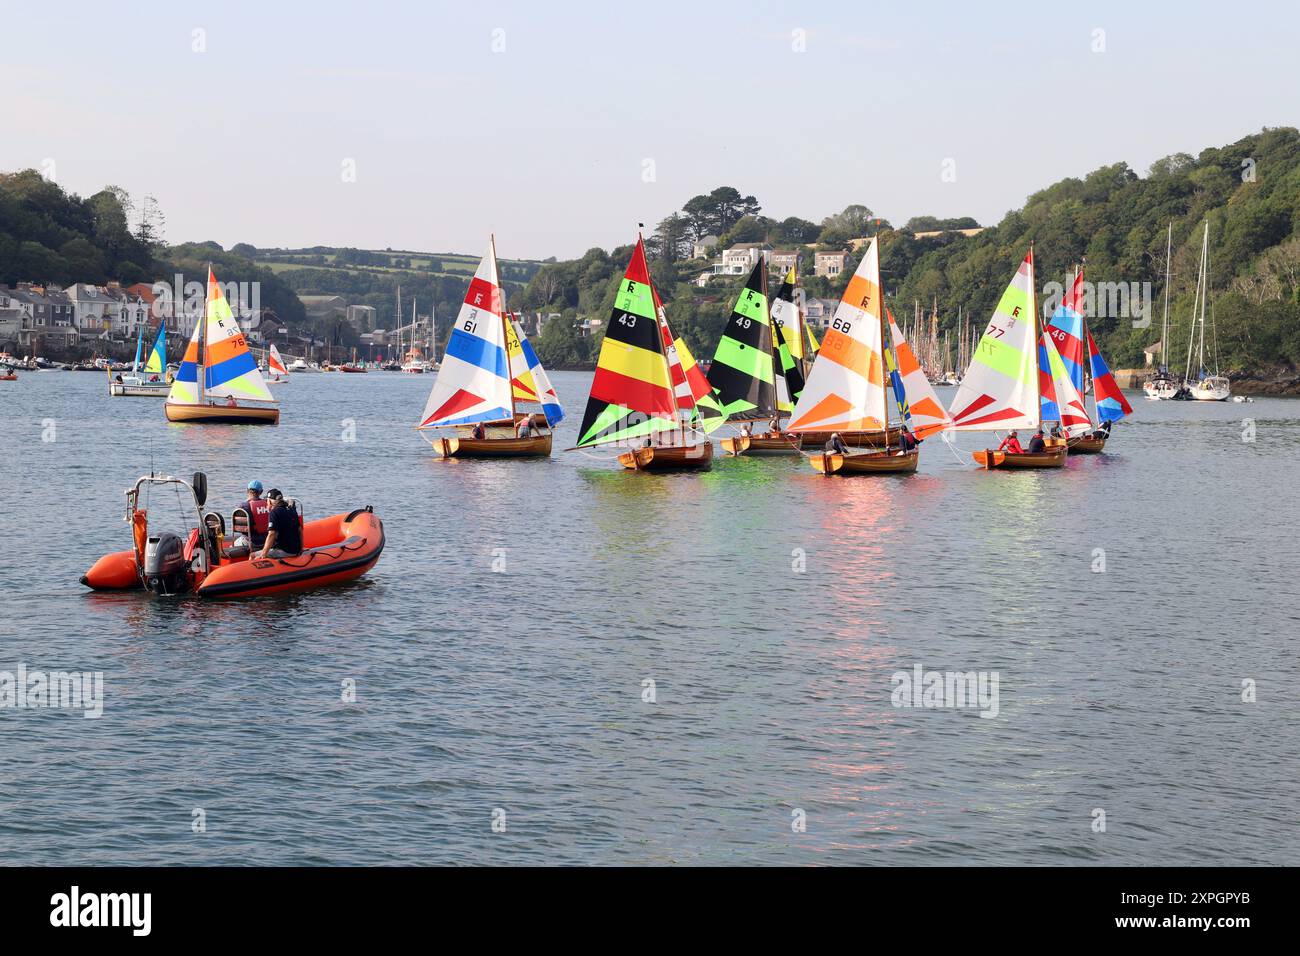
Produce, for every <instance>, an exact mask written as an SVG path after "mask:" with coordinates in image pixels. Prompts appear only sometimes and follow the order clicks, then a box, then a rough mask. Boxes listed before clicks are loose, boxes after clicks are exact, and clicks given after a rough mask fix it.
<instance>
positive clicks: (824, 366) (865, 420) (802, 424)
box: [786, 238, 889, 432]
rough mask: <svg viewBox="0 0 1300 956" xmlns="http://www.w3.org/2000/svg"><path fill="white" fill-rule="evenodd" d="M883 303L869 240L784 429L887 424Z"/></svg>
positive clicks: (876, 251) (877, 255)
mask: <svg viewBox="0 0 1300 956" xmlns="http://www.w3.org/2000/svg"><path fill="white" fill-rule="evenodd" d="M883 307H884V303H883V302H882V295H881V290H880V252H879V246H878V243H877V240H876V239H874V238H873V239H872V240H871V242H870V243H868V245H867V249H866V252H865V253H864V254H863V256H862V262H860V263H859V264H858V268H857V271H855V272H854V273H853V277H852V278H850V279H849V284H848V286H847V288H845V290H844V296H843V298H841V299H840V304H839V306H838V307H837V308H836V309H835V317H834V319H833V320H832V321H831V327H830V328H829V329H827V330H826V335H825V336H824V337H823V338H822V345H821V350H820V351H819V352H818V353H817V360H816V361H815V362H814V363H813V367H812V371H811V372H810V373H809V374H808V381H807V383H806V384H805V385H804V389H803V394H802V396H801V397H800V398H799V401H798V403H797V404H796V405H795V408H794V412H793V413H792V415H791V418H790V424H789V425H787V426H786V431H789V432H803V431H867V430H874V429H881V428H884V427H885V426H886V425H887V424H888V417H889V416H888V411H887V406H886V395H885V359H884V354H883V353H884V343H883V342H882V341H881V330H882V321H881V320H882V318H883V311H882V309H883Z"/></svg>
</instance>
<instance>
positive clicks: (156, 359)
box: [144, 322, 167, 375]
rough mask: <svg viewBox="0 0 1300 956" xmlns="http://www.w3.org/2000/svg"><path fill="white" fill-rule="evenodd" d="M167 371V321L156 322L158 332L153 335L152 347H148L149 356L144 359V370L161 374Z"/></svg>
mask: <svg viewBox="0 0 1300 956" xmlns="http://www.w3.org/2000/svg"><path fill="white" fill-rule="evenodd" d="M166 371H167V323H166V322H159V323H158V334H157V335H155V336H154V340H153V347H152V348H150V349H149V358H147V359H146V360H145V363H144V372H145V373H147V374H151V375H162V374H163V373H164V372H166Z"/></svg>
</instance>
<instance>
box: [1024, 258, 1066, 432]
mask: <svg viewBox="0 0 1300 956" xmlns="http://www.w3.org/2000/svg"><path fill="white" fill-rule="evenodd" d="M1029 311H1030V312H1032V313H1033V314H1034V346H1033V347H1034V352H1033V355H1034V374H1033V376H1032V377H1033V380H1034V416H1035V418H1036V420H1037V422H1038V427H1039V428H1042V427H1043V392H1042V388H1041V387H1040V385H1039V382H1038V343H1039V340H1040V339H1042V337H1043V331H1042V329H1041V328H1040V327H1039V322H1038V290H1037V289H1036V288H1035V279H1034V243H1033V240H1032V239H1031V240H1030V242H1029ZM1058 401H1059V399H1058Z"/></svg>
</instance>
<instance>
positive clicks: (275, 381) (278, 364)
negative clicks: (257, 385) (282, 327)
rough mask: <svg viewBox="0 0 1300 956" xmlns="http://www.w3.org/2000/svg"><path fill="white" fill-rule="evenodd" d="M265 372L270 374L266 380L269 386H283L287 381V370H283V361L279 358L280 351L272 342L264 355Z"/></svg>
mask: <svg viewBox="0 0 1300 956" xmlns="http://www.w3.org/2000/svg"><path fill="white" fill-rule="evenodd" d="M266 370H267V371H268V372H270V373H271V378H268V379H267V380H266V381H267V384H269V385H283V384H284V383H285V382H287V381H289V370H288V369H287V368H285V366H284V359H283V358H281V357H280V350H279V349H278V348H276V347H275V343H274V342H272V343H271V348H270V350H269V351H268V352H267V353H266Z"/></svg>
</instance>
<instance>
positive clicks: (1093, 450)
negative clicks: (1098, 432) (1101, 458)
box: [1070, 435, 1106, 455]
mask: <svg viewBox="0 0 1300 956" xmlns="http://www.w3.org/2000/svg"><path fill="white" fill-rule="evenodd" d="M1105 450H1106V439H1104V438H1093V437H1092V436H1091V435H1084V436H1083V437H1082V438H1076V439H1074V440H1073V441H1072V442H1070V454H1071V455H1099V454H1101V453H1102V452H1103V451H1105Z"/></svg>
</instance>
